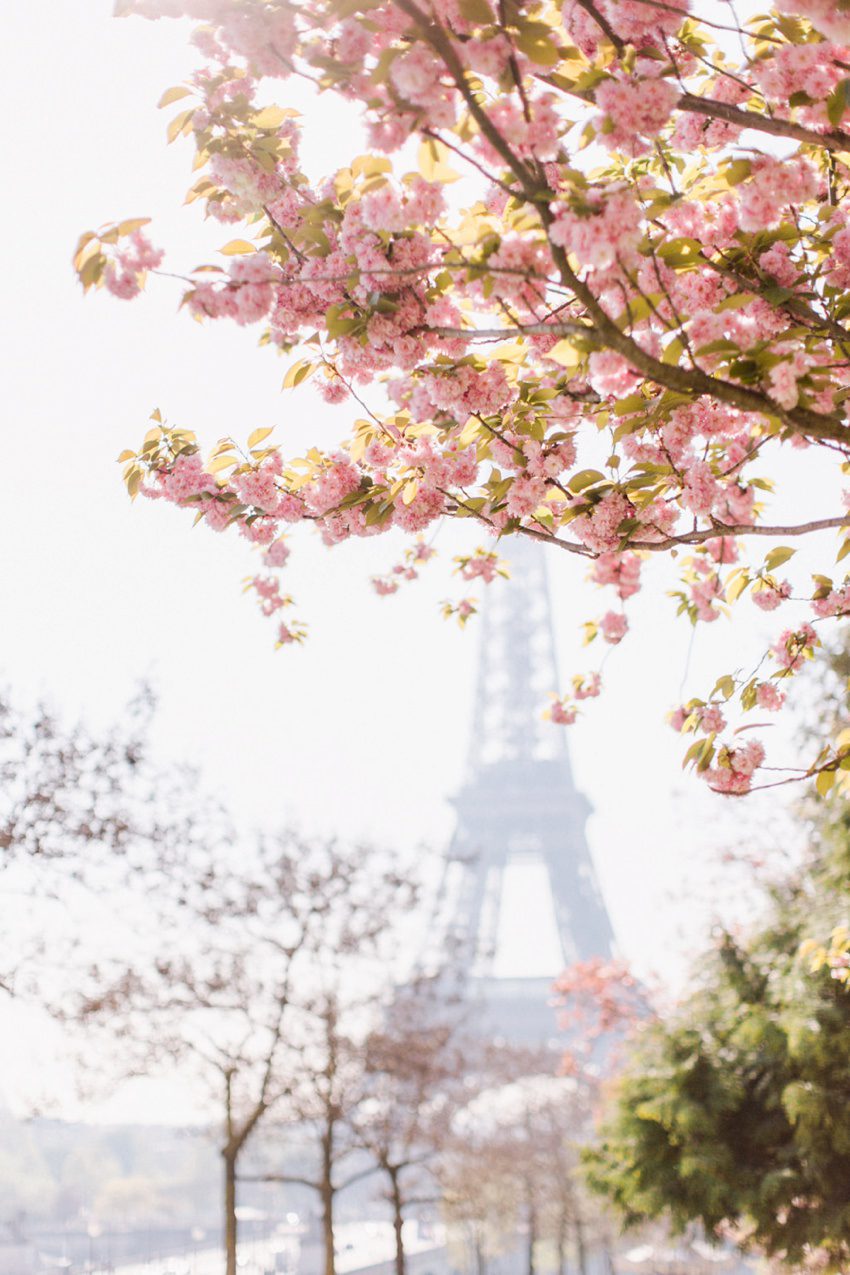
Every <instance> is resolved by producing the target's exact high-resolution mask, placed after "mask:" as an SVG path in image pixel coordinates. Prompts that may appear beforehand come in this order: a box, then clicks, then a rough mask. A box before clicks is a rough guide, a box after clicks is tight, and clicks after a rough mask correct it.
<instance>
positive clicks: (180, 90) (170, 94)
mask: <svg viewBox="0 0 850 1275" xmlns="http://www.w3.org/2000/svg"><path fill="white" fill-rule="evenodd" d="M191 92H192V90H191V89H187V88H186V86H185V85H184V84H176V85H175V86H174V88H173V89H166V90H165V92H164V93H163V95H162V97H161V98H160V99H159V101H158V102H157V106H158V107H160V108H162V107H163V106H170V105H171V103H172V102H179V101H180V99H181V97H188V96H189V94H190V93H191Z"/></svg>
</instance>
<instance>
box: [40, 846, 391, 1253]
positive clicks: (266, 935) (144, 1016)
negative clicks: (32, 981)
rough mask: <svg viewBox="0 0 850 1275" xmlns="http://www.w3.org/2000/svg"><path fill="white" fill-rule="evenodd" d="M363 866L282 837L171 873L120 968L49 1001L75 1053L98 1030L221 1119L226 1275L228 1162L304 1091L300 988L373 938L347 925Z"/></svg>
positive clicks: (97, 966)
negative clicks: (191, 1090) (186, 1087)
mask: <svg viewBox="0 0 850 1275" xmlns="http://www.w3.org/2000/svg"><path fill="white" fill-rule="evenodd" d="M371 864H372V856H371V855H370V853H369V851H367V850H366V849H365V848H361V849H359V850H355V851H350V852H349V851H346V852H343V851H342V850H340V849H338V848H337V847H336V846H335V845H333V844H316V843H311V842H308V841H305V840H304V839H302V838H300V837H298V836H296V835H295V834H291V833H287V834H282V835H280V836H277V837H266V838H263V839H261V840H260V841H259V842H258V843H257V844H254V845H251V846H250V847H248V848H245V847H240V848H239V850H238V853H237V850H236V848H235V847H234V848H233V849H231V850H230V851H229V852H228V853H227V854H222V855H220V856H218V857H217V858H216V859H213V860H211V861H209V862H207V863H206V864H205V865H204V867H203V869H202V870H201V871H200V872H198V871H197V870H196V869H195V868H194V867H189V866H187V868H186V869H184V870H179V869H176V870H174V871H173V872H172V873H171V874H170V875H169V877H168V879H167V881H166V880H163V882H162V888H161V892H160V897H159V898H158V900H157V911H156V925H155V929H154V931H153V935H151V933H150V932H148V935H147V940H146V941H145V942H143V943H142V944H141V945H140V946H139V947H138V948H137V950H136V951H135V952H134V953H133V955H132V958H131V959H127V958H126V957H122V958H120V959H119V958H116V956H115V955H114V954H113V955H112V956H111V957H107V958H104V959H102V960H100V961H98V962H96V963H94V964H92V965H90V966H89V967H88V968H87V969H86V970H85V971H84V976H83V978H82V980H81V984H80V988H79V990H78V991H77V992H76V993H75V994H73V995H72V996H71V997H70V1000H69V998H68V997H67V994H65V996H64V997H63V1003H62V1004H61V1005H55V1006H54V1012H55V1013H57V1015H58V1016H59V1017H61V1018H62V1019H64V1020H65V1021H66V1022H69V1021H70V1022H74V1023H76V1024H78V1025H80V1026H81V1027H82V1028H83V1029H84V1030H85V1041H86V1044H87V1045H88V1047H89V1048H90V1047H91V1043H92V1041H93V1040H94V1039H95V1037H96V1033H98V1032H100V1033H103V1034H105V1035H106V1036H107V1037H108V1038H109V1042H110V1047H111V1049H112V1051H113V1053H114V1054H115V1055H116V1056H117V1060H118V1064H119V1068H120V1070H121V1072H122V1073H123V1074H140V1073H142V1074H144V1073H146V1072H149V1071H150V1070H152V1069H154V1068H157V1067H161V1066H162V1065H163V1064H164V1063H170V1064H171V1065H172V1066H174V1065H176V1066H178V1067H179V1068H182V1069H183V1070H184V1071H185V1072H187V1073H188V1074H190V1075H195V1076H197V1078H198V1080H199V1081H201V1082H203V1083H204V1084H205V1086H206V1088H207V1091H208V1093H209V1097H210V1100H211V1102H213V1103H215V1104H216V1106H217V1109H218V1112H219V1120H220V1124H221V1142H220V1153H221V1158H222V1167H223V1211H224V1243H225V1254H226V1272H227V1275H235V1272H236V1258H237V1213H236V1204H237V1190H238V1178H239V1164H240V1161H241V1157H242V1156H243V1153H244V1151H245V1149H246V1147H247V1146H248V1144H249V1142H250V1141H251V1140H252V1139H253V1138H254V1136H255V1135H256V1133H257V1131H258V1129H259V1127H260V1125H261V1123H262V1122H263V1121H265V1120H266V1119H267V1117H268V1116H269V1114H270V1113H272V1112H273V1111H277V1110H279V1109H280V1106H281V1103H282V1102H283V1101H284V1100H287V1102H288V1104H289V1105H290V1107H291V1106H293V1105H294V1104H296V1103H297V1101H298V1098H299V1094H300V1088H303V1085H304V1076H303V1067H304V1063H303V1059H304V1057H305V1054H304V1048H305V1012H306V1011H305V1005H304V995H305V989H306V988H309V987H310V986H311V985H314V984H315V983H316V980H317V977H318V974H319V971H320V970H321V968H322V965H323V962H324V961H325V960H326V958H327V955H328V948H329V945H333V944H334V943H339V944H340V945H341V951H340V952H339V954H338V955H339V957H340V959H349V958H350V957H351V956H352V954H353V952H354V947H353V945H354V943H355V939H356V938H357V937H358V936H359V937H360V938H361V939H362V940H363V941H364V942H366V941H369V940H370V939H372V938H376V937H377V935H378V933H379V931H380V925H379V923H378V920H377V917H376V916H374V915H371V916H370V921H369V925H368V926H366V925H363V926H361V927H360V928H359V929H358V926H357V923H356V921H352V909H353V914H354V915H355V916H356V914H357V907H356V903H355V900H356V897H357V895H358V891H359V892H360V893H363V892H364V890H365V881H366V878H367V877H371V876H373V871H372V867H371ZM378 893H380V891H378ZM151 939H153V941H151ZM299 1086H300V1088H299Z"/></svg>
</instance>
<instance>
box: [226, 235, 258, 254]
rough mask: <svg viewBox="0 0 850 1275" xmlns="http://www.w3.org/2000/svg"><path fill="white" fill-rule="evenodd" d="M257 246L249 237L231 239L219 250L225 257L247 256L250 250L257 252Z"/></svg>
mask: <svg viewBox="0 0 850 1275" xmlns="http://www.w3.org/2000/svg"><path fill="white" fill-rule="evenodd" d="M256 251H257V249H256V246H255V245H254V244H252V243H248V240H247V239H231V240H230V242H229V243H226V244H225V245H224V247H223V248H219V252H220V253H221V254H222V256H225V257H246V256H247V255H248V253H249V252H256Z"/></svg>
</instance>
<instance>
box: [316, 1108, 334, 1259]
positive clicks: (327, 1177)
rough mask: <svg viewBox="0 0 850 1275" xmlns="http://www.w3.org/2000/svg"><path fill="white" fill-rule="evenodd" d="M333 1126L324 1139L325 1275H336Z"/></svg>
mask: <svg viewBox="0 0 850 1275" xmlns="http://www.w3.org/2000/svg"><path fill="white" fill-rule="evenodd" d="M333 1152H334V1147H333V1128H332V1127H329V1128H328V1129H327V1130H326V1133H325V1136H324V1137H323V1139H322V1187H321V1193H320V1194H321V1197H322V1241H323V1243H324V1247H325V1275H336V1255H335V1253H334V1188H333V1160H334V1157H333Z"/></svg>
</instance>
